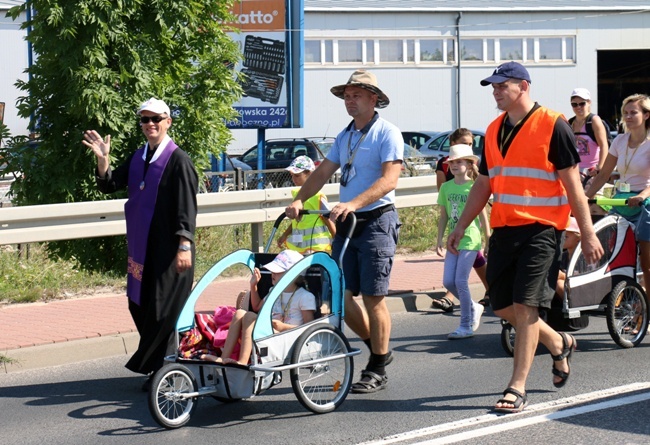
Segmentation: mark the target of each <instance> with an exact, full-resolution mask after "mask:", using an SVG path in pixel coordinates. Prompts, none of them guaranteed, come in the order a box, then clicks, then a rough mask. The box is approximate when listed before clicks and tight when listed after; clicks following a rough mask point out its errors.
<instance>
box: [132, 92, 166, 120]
mask: <svg viewBox="0 0 650 445" xmlns="http://www.w3.org/2000/svg"><path fill="white" fill-rule="evenodd" d="M143 111H151V112H152V113H156V114H167V116H169V117H171V113H170V111H169V107H168V106H167V104H166V103H165V101H163V100H160V99H156V98H155V97H152V98H151V99H149V100H148V101H146V102H144V103H143V104H142V105H140V108H139V109H138V114H142V112H143Z"/></svg>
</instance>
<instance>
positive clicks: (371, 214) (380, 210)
mask: <svg viewBox="0 0 650 445" xmlns="http://www.w3.org/2000/svg"><path fill="white" fill-rule="evenodd" d="M393 210H395V205H394V204H386V205H385V206H381V207H377V208H376V209H372V210H368V211H367V212H354V216H356V217H357V219H361V220H367V219H377V218H379V217H380V216H381V215H383V214H384V213H386V212H392V211H393Z"/></svg>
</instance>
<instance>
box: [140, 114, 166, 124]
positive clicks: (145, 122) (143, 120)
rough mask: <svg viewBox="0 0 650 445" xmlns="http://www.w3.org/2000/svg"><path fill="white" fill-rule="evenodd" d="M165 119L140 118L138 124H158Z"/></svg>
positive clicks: (158, 117)
mask: <svg viewBox="0 0 650 445" xmlns="http://www.w3.org/2000/svg"><path fill="white" fill-rule="evenodd" d="M165 119H167V118H166V117H162V116H140V123H142V124H148V123H149V121H151V122H153V123H154V124H158V123H160V121H164V120H165Z"/></svg>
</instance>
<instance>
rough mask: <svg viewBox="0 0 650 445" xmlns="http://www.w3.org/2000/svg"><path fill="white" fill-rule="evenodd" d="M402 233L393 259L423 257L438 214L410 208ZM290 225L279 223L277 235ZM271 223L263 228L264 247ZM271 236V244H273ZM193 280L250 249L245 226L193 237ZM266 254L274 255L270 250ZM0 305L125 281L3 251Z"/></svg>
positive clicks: (232, 271) (34, 251)
mask: <svg viewBox="0 0 650 445" xmlns="http://www.w3.org/2000/svg"><path fill="white" fill-rule="evenodd" d="M399 215H400V220H401V222H402V227H401V229H400V241H399V246H398V253H401V254H405V253H412V252H425V251H427V250H431V249H435V243H436V237H437V232H438V229H437V228H438V219H439V217H440V211H439V209H438V208H437V206H426V207H414V208H408V209H402V210H400V211H399ZM288 224H289V221H287V220H285V221H283V222H282V224H281V226H280V228H279V229H278V232H280V233H282V231H283V230H284V228H285V227H286V226H287V225H288ZM272 228H273V223H272V222H269V223H265V224H264V241H266V240H267V239H268V237H269V236H270V233H271V230H272ZM277 236H278V235H277V234H276V239H277ZM196 244H197V247H196V252H197V258H196V270H195V278H196V279H198V278H200V277H201V276H202V275H203V274H204V273H205V272H207V271H208V269H209V268H210V267H212V265H214V263H216V262H217V261H218V260H220V259H221V258H223V257H224V256H225V255H227V254H229V253H231V252H233V251H235V250H237V249H247V248H250V245H251V232H250V225H248V224H241V225H231V226H216V227H204V228H200V229H198V230H197V232H196ZM271 251H277V248H276V247H275V244H272V245H271ZM247 275H248V269H247V268H246V267H244V266H240V267H231V268H229V269H227V270H226V271H225V272H224V276H247ZM0 277H1V279H0V303H30V302H36V301H50V300H55V299H65V298H70V297H73V296H75V295H78V294H89V293H90V294H92V293H94V292H96V291H97V290H98V289H108V290H111V291H116V292H124V289H125V287H126V277H124V276H116V275H115V274H113V275H111V274H99V273H90V272H86V271H83V270H79V269H77V268H76V264H75V262H74V261H62V260H59V261H51V260H50V259H48V257H47V253H46V251H45V244H29V245H22V249H21V250H18V249H17V247H16V246H4V247H3V248H2V249H1V250H0Z"/></svg>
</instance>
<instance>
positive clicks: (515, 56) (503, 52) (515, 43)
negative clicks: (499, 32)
mask: <svg viewBox="0 0 650 445" xmlns="http://www.w3.org/2000/svg"><path fill="white" fill-rule="evenodd" d="M499 60H501V61H503V62H508V61H511V60H518V61H523V60H524V51H523V43H522V39H499Z"/></svg>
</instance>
